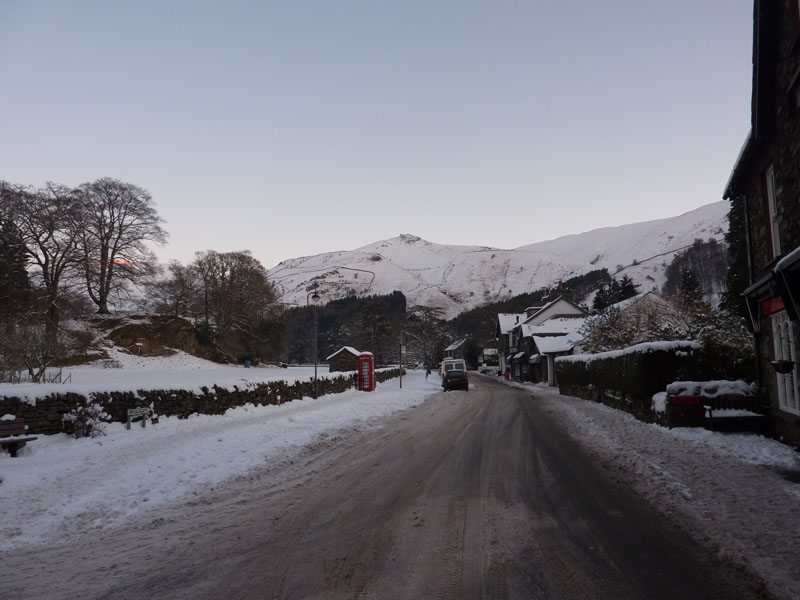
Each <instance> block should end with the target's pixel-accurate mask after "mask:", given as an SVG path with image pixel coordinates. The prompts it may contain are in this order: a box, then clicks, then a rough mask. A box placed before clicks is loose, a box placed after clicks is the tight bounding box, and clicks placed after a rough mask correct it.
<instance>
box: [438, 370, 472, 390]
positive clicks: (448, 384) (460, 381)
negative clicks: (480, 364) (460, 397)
mask: <svg viewBox="0 0 800 600" xmlns="http://www.w3.org/2000/svg"><path fill="white" fill-rule="evenodd" d="M442 388H444V391H445V392H446V391H448V390H464V391H467V392H468V391H469V377H468V376H467V372H466V371H462V370H461V369H450V370H449V371H447V373H446V374H445V376H444V377H442Z"/></svg>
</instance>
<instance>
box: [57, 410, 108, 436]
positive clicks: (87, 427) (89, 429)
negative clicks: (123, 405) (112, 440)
mask: <svg viewBox="0 0 800 600" xmlns="http://www.w3.org/2000/svg"><path fill="white" fill-rule="evenodd" d="M61 421H62V423H63V425H64V430H65V431H66V432H67V433H69V434H70V435H72V436H73V437H75V438H82V437H92V438H94V437H99V436H101V435H105V429H106V424H107V423H108V422H109V421H111V416H110V415H109V414H108V413H107V412H106V411H105V410H104V409H103V407H102V406H101V405H100V404H96V403H95V404H89V403H86V404H82V405H81V404H79V405H78V406H76V407H75V408H74V409H72V410H71V411H70V412H68V413H67V414H65V415H64V416H63V417H61Z"/></svg>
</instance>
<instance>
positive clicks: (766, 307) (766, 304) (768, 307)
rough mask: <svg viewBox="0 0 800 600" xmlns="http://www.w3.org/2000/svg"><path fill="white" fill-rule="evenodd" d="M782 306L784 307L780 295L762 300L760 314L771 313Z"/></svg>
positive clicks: (781, 308)
mask: <svg viewBox="0 0 800 600" xmlns="http://www.w3.org/2000/svg"><path fill="white" fill-rule="evenodd" d="M784 308H786V307H785V306H784V305H783V298H781V297H780V296H778V297H777V298H770V299H769V300H764V301H763V302H762V303H761V314H762V315H764V316H767V315H771V314H772V313H776V312H778V311H779V310H783V309H784Z"/></svg>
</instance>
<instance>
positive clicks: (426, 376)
mask: <svg viewBox="0 0 800 600" xmlns="http://www.w3.org/2000/svg"><path fill="white" fill-rule="evenodd" d="M430 374H431V368H430V367H428V368H426V369H425V379H428V375H430Z"/></svg>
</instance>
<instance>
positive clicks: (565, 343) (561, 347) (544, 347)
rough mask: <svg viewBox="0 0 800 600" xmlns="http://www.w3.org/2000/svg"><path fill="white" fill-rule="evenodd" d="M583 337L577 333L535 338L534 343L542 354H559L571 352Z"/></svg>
mask: <svg viewBox="0 0 800 600" xmlns="http://www.w3.org/2000/svg"><path fill="white" fill-rule="evenodd" d="M582 339H583V336H582V335H580V334H579V333H577V332H572V333H570V334H567V335H550V336H538V335H535V336H533V341H534V343H535V344H536V347H537V348H538V349H539V352H540V353H541V354H556V353H558V352H571V351H572V349H573V348H574V347H575V344H577V343H578V342H580V341H581V340H582Z"/></svg>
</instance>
